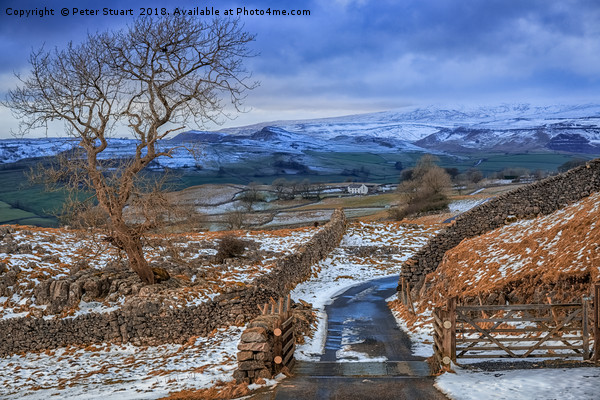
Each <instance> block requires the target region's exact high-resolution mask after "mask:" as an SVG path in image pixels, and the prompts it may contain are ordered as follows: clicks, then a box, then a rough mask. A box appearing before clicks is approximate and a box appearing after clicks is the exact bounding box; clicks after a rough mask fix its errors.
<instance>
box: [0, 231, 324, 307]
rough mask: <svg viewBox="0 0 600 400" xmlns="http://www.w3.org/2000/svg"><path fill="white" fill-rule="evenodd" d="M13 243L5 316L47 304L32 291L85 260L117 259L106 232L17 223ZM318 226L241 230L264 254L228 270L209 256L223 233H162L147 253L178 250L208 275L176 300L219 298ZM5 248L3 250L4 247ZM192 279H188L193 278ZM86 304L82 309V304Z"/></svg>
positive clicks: (162, 256)
mask: <svg viewBox="0 0 600 400" xmlns="http://www.w3.org/2000/svg"><path fill="white" fill-rule="evenodd" d="M13 229H14V232H13V233H12V234H11V236H12V238H13V239H14V240H13V241H12V242H11V243H14V245H15V246H17V247H18V248H19V250H18V252H11V253H0V263H2V264H3V265H4V266H5V267H6V268H7V270H8V271H10V270H14V271H17V272H18V274H17V282H16V284H15V285H14V286H15V290H14V291H15V293H14V294H13V295H12V296H11V297H0V318H12V317H18V316H24V315H26V314H27V313H28V312H29V311H32V309H34V308H38V309H39V308H43V306H39V305H37V304H36V303H35V297H33V289H34V288H35V286H36V285H38V284H39V283H40V282H42V281H44V280H46V279H49V278H61V277H66V276H68V275H69V274H70V273H71V269H72V268H73V267H74V266H76V265H78V263H80V262H82V261H84V260H85V264H86V265H85V267H83V268H96V269H100V268H103V267H104V266H106V265H107V264H109V263H110V262H113V261H115V260H117V259H118V256H119V254H118V253H117V251H116V250H115V248H114V247H112V246H110V245H109V244H108V243H107V242H106V241H103V240H102V239H103V236H102V235H94V234H90V233H88V232H82V231H75V230H66V229H55V228H35V227H18V226H17V227H13ZM318 229H319V228H313V227H310V228H298V229H283V230H274V231H237V232H233V233H234V234H235V235H236V236H238V237H240V238H242V239H244V240H252V241H255V242H256V243H257V244H258V251H259V252H261V254H262V257H261V259H260V260H258V261H254V262H249V263H245V264H244V265H241V266H239V267H238V268H234V267H226V268H223V267H222V266H221V265H219V264H213V263H212V262H211V260H210V257H211V256H213V255H214V254H216V250H215V248H216V246H217V243H218V241H219V239H220V238H221V237H222V236H223V235H224V234H225V233H223V232H220V233H213V232H198V233H188V234H181V235H172V236H171V237H170V239H169V243H168V245H165V242H164V241H161V239H162V238H161V237H158V236H157V237H152V238H151V239H154V240H156V241H157V242H156V243H154V244H152V243H149V244H148V246H147V247H146V249H145V250H146V254H147V257H148V260H149V261H158V262H160V261H168V260H170V258H169V256H168V254H170V253H171V254H172V253H173V252H177V253H179V257H180V259H181V261H180V262H183V263H188V264H191V265H194V268H196V271H197V274H200V275H203V276H204V278H203V279H202V284H200V281H195V279H194V277H191V282H192V283H193V284H191V285H190V288H189V290H187V291H185V292H182V293H179V295H178V297H176V298H174V299H173V301H175V302H176V303H177V304H181V305H190V304H196V303H198V302H202V301H207V300H209V299H211V298H214V297H215V296H216V295H217V294H219V293H221V291H222V290H223V289H224V288H225V287H226V286H231V285H239V284H244V283H249V282H250V281H252V280H254V279H255V278H257V277H258V276H260V275H263V274H265V273H268V272H269V271H270V270H271V267H272V266H273V263H274V261H275V260H276V259H277V258H279V257H281V256H283V255H286V254H290V253H292V252H293V251H294V250H295V249H296V248H297V247H298V246H299V245H301V244H302V243H305V242H307V241H308V240H309V239H310V238H311V237H312V236H313V235H314V234H315V233H316V232H317V231H318ZM0 251H1V250H0ZM188 279H189V278H188ZM120 300H122V299H115V301H113V302H111V301H108V300H107V301H104V302H87V303H85V302H82V303H81V305H80V307H79V310H72V311H73V312H78V313H82V311H84V310H85V311H87V312H102V311H103V310H105V309H106V308H113V307H116V306H119V305H120V303H121V301H120ZM82 306H83V307H82Z"/></svg>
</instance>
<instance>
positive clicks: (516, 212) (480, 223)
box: [400, 159, 600, 293]
mask: <svg viewBox="0 0 600 400" xmlns="http://www.w3.org/2000/svg"><path fill="white" fill-rule="evenodd" d="M599 190H600V159H596V160H592V161H589V162H588V163H587V164H586V165H582V166H580V167H577V168H574V169H572V170H570V171H568V172H566V173H564V174H560V175H556V176H553V177H550V178H547V179H544V180H541V181H539V182H536V183H532V184H530V185H527V186H523V187H520V188H518V189H515V190H513V191H510V192H508V193H505V194H503V195H501V196H498V197H496V198H494V199H491V200H490V201H488V202H486V203H484V204H482V205H480V206H478V207H475V208H473V209H471V210H469V211H467V212H465V213H463V214H461V215H459V216H458V217H457V218H456V219H455V220H454V221H453V223H452V224H451V225H450V226H449V227H447V228H446V229H444V230H443V231H441V232H440V233H439V234H438V235H437V236H435V237H433V238H432V239H431V240H430V241H429V242H428V243H427V244H426V245H425V246H423V247H422V248H421V249H420V250H419V251H418V252H417V253H416V254H415V255H414V256H413V257H411V258H410V259H409V260H407V261H406V262H405V263H404V264H403V265H402V272H401V274H400V280H402V279H405V281H406V282H409V283H410V285H411V287H412V288H414V292H415V293H416V292H417V291H418V289H419V288H420V287H421V285H422V284H423V282H424V280H425V275H427V274H428V273H430V272H432V271H435V270H436V268H437V267H438V265H439V264H440V262H441V261H442V258H443V257H444V254H446V252H447V251H448V250H450V249H452V248H454V247H456V246H457V245H458V244H459V243H460V242H461V241H462V240H463V239H466V238H471V237H474V236H478V235H481V234H483V233H486V232H489V231H491V230H494V229H496V228H499V227H501V226H503V225H505V224H507V223H511V222H514V221H516V220H519V219H524V218H535V217H537V216H540V215H547V214H550V213H553V212H554V211H556V210H559V209H561V208H563V207H565V206H566V205H568V204H570V203H573V202H575V201H578V200H581V199H582V198H584V197H587V196H589V195H590V194H591V193H593V192H597V191H599Z"/></svg>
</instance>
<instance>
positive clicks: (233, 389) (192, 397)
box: [161, 382, 252, 400]
mask: <svg viewBox="0 0 600 400" xmlns="http://www.w3.org/2000/svg"><path fill="white" fill-rule="evenodd" d="M251 392H252V391H251V390H250V389H248V384H246V383H242V384H236V383H235V382H218V383H217V384H216V385H215V386H213V387H210V388H207V389H199V390H183V391H181V392H175V393H171V394H170V395H169V396H168V397H163V398H162V399H161V400H217V399H218V400H221V399H235V398H238V397H242V396H248V395H249V394H250V393H251Z"/></svg>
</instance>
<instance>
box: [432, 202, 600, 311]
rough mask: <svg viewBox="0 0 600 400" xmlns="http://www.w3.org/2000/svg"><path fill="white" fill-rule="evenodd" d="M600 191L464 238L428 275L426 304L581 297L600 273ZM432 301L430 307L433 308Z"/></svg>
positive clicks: (540, 300) (587, 291)
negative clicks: (451, 300)
mask: <svg viewBox="0 0 600 400" xmlns="http://www.w3.org/2000/svg"><path fill="white" fill-rule="evenodd" d="M599 211H600V193H595V194H592V195H591V196H589V197H587V198H584V199H583V200H581V201H579V202H576V203H574V204H571V205H569V206H567V207H565V208H563V209H561V210H558V211H556V212H554V213H552V214H550V215H546V216H543V217H538V218H535V219H530V220H521V221H518V222H515V223H512V224H510V225H507V226H504V227H502V228H499V229H496V230H494V231H491V232H489V233H487V234H484V235H481V236H477V237H474V238H471V239H465V240H463V241H462V242H461V243H460V244H459V245H458V246H457V247H455V248H454V249H452V250H450V251H448V252H447V253H446V255H445V256H444V259H443V261H442V263H441V264H440V266H439V267H438V269H437V270H436V271H435V272H433V273H431V274H429V275H428V276H427V278H426V283H425V288H426V289H425V290H424V292H423V293H424V296H422V304H421V305H422V307H425V305H426V303H427V302H429V301H432V302H433V303H434V304H441V303H442V302H443V298H448V297H452V296H459V297H460V298H462V299H464V301H466V302H467V303H475V304H479V302H480V301H481V302H483V303H487V304H504V303H505V302H506V301H509V302H511V303H523V302H533V303H536V302H547V301H548V298H550V299H551V300H552V301H553V302H563V301H575V300H577V299H579V298H580V297H581V296H582V295H584V294H587V293H589V289H590V285H591V282H594V281H597V280H598V277H599V275H600V271H599V265H600V252H599V251H598V250H599V249H600V248H599V245H598V243H600V226H599V225H598V223H597V222H598V212H599ZM430 306H431V304H428V305H427V307H430Z"/></svg>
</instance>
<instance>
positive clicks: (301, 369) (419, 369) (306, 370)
mask: <svg viewBox="0 0 600 400" xmlns="http://www.w3.org/2000/svg"><path fill="white" fill-rule="evenodd" d="M294 375H296V376H305V377H319V378H324V377H352V378H358V377H398V378H402V377H427V376H430V373H429V365H428V364H427V363H426V362H423V361H384V362H337V363H336V362H328V361H320V362H306V361H297V362H296V366H295V367H294Z"/></svg>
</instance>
